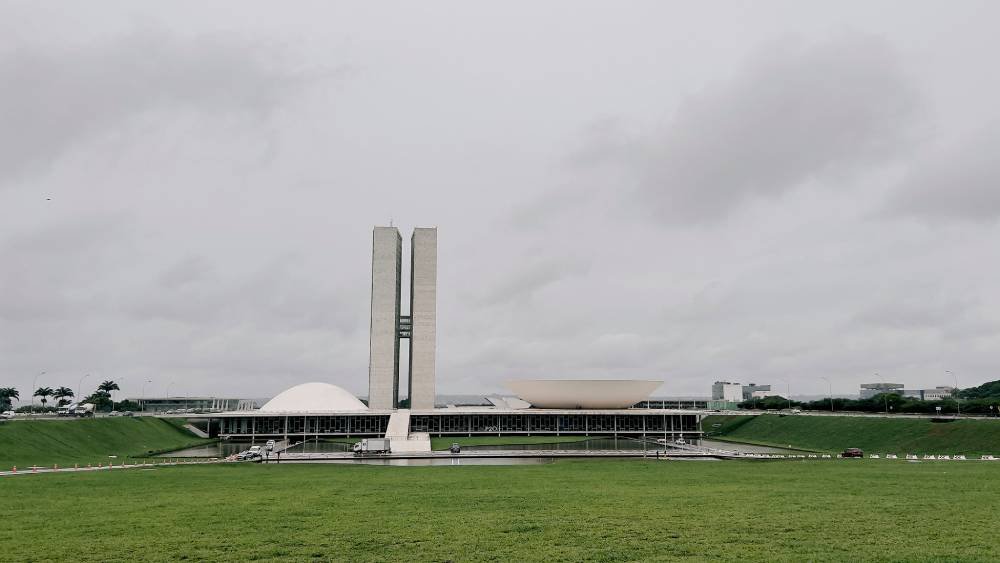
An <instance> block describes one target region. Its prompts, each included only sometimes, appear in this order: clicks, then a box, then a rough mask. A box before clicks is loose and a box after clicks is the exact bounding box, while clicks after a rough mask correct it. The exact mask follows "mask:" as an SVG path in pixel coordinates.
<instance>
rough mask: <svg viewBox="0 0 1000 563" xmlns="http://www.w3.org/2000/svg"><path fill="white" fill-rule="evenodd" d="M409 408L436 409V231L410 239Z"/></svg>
mask: <svg viewBox="0 0 1000 563" xmlns="http://www.w3.org/2000/svg"><path fill="white" fill-rule="evenodd" d="M410 318H411V322H412V326H413V329H412V334H411V336H410V408H411V409H433V408H434V394H435V392H436V389H435V369H436V362H435V355H436V348H437V228H417V229H414V230H413V236H412V237H411V239H410Z"/></svg>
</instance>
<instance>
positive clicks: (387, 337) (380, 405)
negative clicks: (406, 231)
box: [368, 227, 403, 409]
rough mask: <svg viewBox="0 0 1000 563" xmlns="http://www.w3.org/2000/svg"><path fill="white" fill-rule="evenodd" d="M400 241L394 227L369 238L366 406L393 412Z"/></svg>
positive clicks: (396, 393)
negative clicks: (370, 293) (369, 283)
mask: <svg viewBox="0 0 1000 563" xmlns="http://www.w3.org/2000/svg"><path fill="white" fill-rule="evenodd" d="M402 256H403V237H402V236H400V234H399V229H397V228H396V227H375V230H374V233H373V235H372V303H371V333H370V335H369V338H370V340H369V343H370V344H369V345H370V350H369V355H368V406H369V407H370V408H373V409H394V408H396V406H397V404H398V398H399V313H400V309H399V306H400V281H401V280H402Z"/></svg>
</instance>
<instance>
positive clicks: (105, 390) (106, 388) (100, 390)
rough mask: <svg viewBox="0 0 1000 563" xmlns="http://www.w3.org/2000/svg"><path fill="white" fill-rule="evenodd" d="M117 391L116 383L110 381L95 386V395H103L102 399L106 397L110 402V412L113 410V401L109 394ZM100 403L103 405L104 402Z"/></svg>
mask: <svg viewBox="0 0 1000 563" xmlns="http://www.w3.org/2000/svg"><path fill="white" fill-rule="evenodd" d="M118 390H119V387H118V384H117V383H115V382H114V381H111V380H107V381H104V382H103V383H101V384H100V385H98V386H97V393H96V394H103V396H104V397H106V398H107V399H108V400H109V401H111V410H115V400H114V399H113V398H112V397H111V392H112V391H118ZM101 403H102V404H103V403H104V401H103V400H102V401H101ZM102 408H103V407H102Z"/></svg>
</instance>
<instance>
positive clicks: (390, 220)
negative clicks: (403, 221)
mask: <svg viewBox="0 0 1000 563" xmlns="http://www.w3.org/2000/svg"><path fill="white" fill-rule="evenodd" d="M389 226H390V227H393V226H394V225H393V224H392V217H389Z"/></svg>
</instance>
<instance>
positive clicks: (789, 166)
mask: <svg viewBox="0 0 1000 563" xmlns="http://www.w3.org/2000/svg"><path fill="white" fill-rule="evenodd" d="M917 107H918V101H917V95H916V93H915V91H914V88H913V87H912V85H911V84H910V81H909V80H908V79H907V77H906V76H905V74H904V72H903V71H902V69H901V67H900V64H899V62H898V58H897V55H896V54H895V53H894V52H893V49H892V48H891V47H890V46H889V45H888V44H887V43H886V42H885V41H884V40H881V39H878V38H876V37H872V36H867V35H862V34H848V35H841V36H839V37H837V38H836V39H833V40H830V41H826V42H820V43H815V44H800V43H799V42H795V41H787V40H786V41H780V42H775V43H772V44H770V45H769V46H767V47H766V48H764V49H762V50H759V51H757V52H756V53H755V54H754V55H753V56H752V57H751V58H750V59H749V61H748V63H747V64H746V66H745V67H744V68H743V69H742V70H741V71H739V72H738V73H736V75H735V76H734V77H732V78H731V79H729V80H727V81H724V82H721V83H716V84H712V85H710V86H707V87H705V88H704V89H702V90H701V91H699V92H697V93H695V94H692V95H691V96H689V97H688V98H687V99H685V100H684V101H683V102H682V103H681V104H680V105H679V106H678V107H677V109H676V111H675V112H674V117H673V119H671V120H670V121H669V123H668V124H667V125H666V126H665V127H664V130H663V131H662V132H659V133H656V134H654V135H652V136H651V137H649V138H648V139H646V140H645V144H646V147H645V149H646V150H645V154H644V155H643V156H642V160H641V161H640V162H639V163H638V164H637V165H638V166H639V167H640V172H639V175H640V178H639V182H640V186H641V190H640V195H641V199H642V201H643V202H644V203H645V204H647V205H649V206H651V209H650V211H651V214H652V215H653V216H655V217H657V218H658V219H667V220H671V221H678V222H700V221H703V220H711V219H717V218H719V217H721V216H724V215H726V214H728V213H729V212H730V211H731V210H732V209H734V208H735V207H737V206H739V205H740V204H742V203H744V202H746V201H749V200H753V199H756V198H774V197H777V196H780V195H781V194H783V193H786V192H788V191H789V190H792V189H794V188H796V187H799V186H801V185H802V184H804V183H806V182H810V181H815V180H824V179H837V178H843V177H844V176H849V175H850V174H852V173H853V172H855V171H856V170H858V169H860V168H864V167H867V166H871V165H876V164H881V163H883V162H884V161H885V159H887V158H890V157H892V156H895V155H899V154H901V153H904V152H905V151H906V150H907V148H908V145H909V144H910V142H911V141H912V139H911V137H910V136H911V134H912V132H913V121H914V120H915V118H916V117H917V114H916V112H915V110H916V108H917ZM623 143H626V141H623V140H621V139H619V140H618V141H617V142H616V143H613V144H614V146H615V147H619V148H614V149H613V150H615V151H618V152H620V151H621V148H620V147H621V145H622V144H623Z"/></svg>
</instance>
